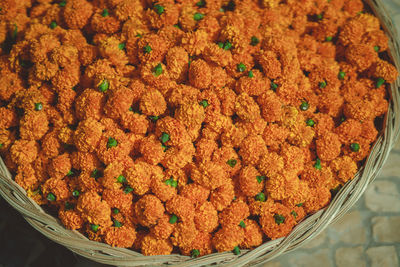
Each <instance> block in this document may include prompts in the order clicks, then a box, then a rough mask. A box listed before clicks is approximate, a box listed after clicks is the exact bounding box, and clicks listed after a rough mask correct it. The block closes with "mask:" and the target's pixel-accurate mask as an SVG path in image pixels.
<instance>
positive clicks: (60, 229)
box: [0, 0, 400, 267]
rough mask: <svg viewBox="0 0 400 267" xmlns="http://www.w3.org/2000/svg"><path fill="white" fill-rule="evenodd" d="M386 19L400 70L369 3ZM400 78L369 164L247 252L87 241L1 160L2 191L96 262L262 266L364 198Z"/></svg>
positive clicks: (395, 128)
mask: <svg viewBox="0 0 400 267" xmlns="http://www.w3.org/2000/svg"><path fill="white" fill-rule="evenodd" d="M365 2H366V3H367V4H368V5H369V6H370V7H371V10H372V11H373V12H374V13H375V15H376V16H377V17H378V18H379V19H380V21H381V24H382V27H383V28H384V30H385V31H386V33H387V35H388V37H389V49H390V52H391V54H390V57H391V59H392V61H393V63H394V64H395V66H396V67H397V69H400V39H399V36H398V34H397V32H396V28H395V26H394V24H393V21H392V20H391V18H390V17H389V15H388V13H387V11H386V10H385V8H384V5H383V3H382V0H367V1H365ZM399 90H400V78H398V79H397V81H396V82H395V83H393V84H392V85H391V87H390V103H389V110H388V113H387V115H386V117H385V118H384V129H383V130H382V132H381V134H380V135H379V137H378V139H377V141H376V142H375V144H374V146H373V148H372V150H371V153H370V155H369V157H368V158H367V160H366V162H365V164H364V166H363V167H362V168H361V169H360V170H359V172H358V173H357V174H356V176H355V177H354V179H353V180H351V181H349V182H348V183H347V184H345V185H344V186H343V188H342V189H341V190H340V191H339V193H338V194H337V195H336V196H335V197H334V198H333V199H332V201H331V203H330V204H329V205H328V207H326V208H325V209H323V210H320V211H318V212H316V213H315V214H313V215H311V216H308V217H307V218H305V219H304V220H303V221H302V222H301V223H299V224H298V225H297V226H296V227H295V228H294V229H293V231H292V232H291V233H290V234H289V235H288V236H287V237H285V238H280V239H277V240H273V241H268V242H266V243H264V244H263V245H261V246H259V247H257V248H255V249H253V250H250V251H249V250H242V253H241V254H240V255H234V254H233V253H231V252H225V253H214V254H210V255H206V256H203V257H200V258H196V259H192V258H190V257H187V256H181V255H168V256H143V255H142V254H140V253H138V252H135V251H132V250H129V249H122V248H113V247H111V246H109V245H107V244H103V243H98V242H94V241H91V240H89V239H87V238H86V237H85V236H84V235H82V234H81V233H79V232H78V231H72V230H67V229H65V228H64V226H63V225H62V224H61V223H60V221H59V220H58V219H56V218H54V217H52V216H50V215H49V214H47V213H46V212H45V211H44V210H43V209H42V208H41V207H40V206H39V205H37V204H36V203H35V202H34V201H33V200H32V199H30V198H28V197H27V196H26V192H25V191H24V189H22V188H21V187H20V186H19V185H18V184H17V183H15V182H14V181H13V179H12V176H11V174H10V172H9V171H8V170H7V167H6V166H5V164H4V162H3V160H2V159H1V158H0V195H1V196H2V197H3V198H4V199H5V200H6V201H7V202H8V203H10V204H11V205H12V206H13V207H14V208H15V209H16V210H18V211H19V212H20V213H21V214H22V216H23V217H24V218H25V220H26V221H27V222H28V223H29V224H30V225H32V226H33V227H34V228H35V229H36V230H38V231H39V232H41V233H42V234H44V235H45V236H46V237H48V238H49V239H51V240H53V241H55V242H57V243H59V244H61V245H63V246H65V247H67V248H68V249H70V250H71V251H73V252H75V253H77V254H79V255H82V256H84V257H87V258H89V259H91V260H94V261H97V262H100V263H105V264H111V265H118V266H143V265H147V266H162V265H174V266H180V267H186V266H191V267H195V266H206V265H218V266H256V265H258V264H261V263H265V262H267V261H270V260H272V259H274V258H276V257H278V256H279V255H281V254H283V253H287V252H290V251H292V250H294V249H296V248H298V247H300V246H302V245H303V244H305V243H306V242H308V241H309V240H311V239H312V238H314V237H315V236H317V235H318V234H319V233H320V232H321V231H323V230H324V229H325V228H326V227H327V226H328V225H329V224H331V223H333V222H334V221H336V220H337V219H339V218H340V217H342V216H343V215H344V214H345V213H346V212H347V211H348V210H349V209H350V208H351V207H352V206H353V205H354V203H355V202H356V201H357V200H358V199H359V198H360V197H361V195H362V194H363V193H364V191H365V190H366V188H367V186H368V185H369V184H370V183H371V182H372V181H373V180H374V179H375V177H376V176H377V175H378V173H379V171H380V169H381V168H382V166H383V164H384V162H385V160H386V158H387V157H388V155H389V152H390V150H391V148H392V146H393V145H394V143H395V141H396V140H397V138H398V136H399V133H400V92H399Z"/></svg>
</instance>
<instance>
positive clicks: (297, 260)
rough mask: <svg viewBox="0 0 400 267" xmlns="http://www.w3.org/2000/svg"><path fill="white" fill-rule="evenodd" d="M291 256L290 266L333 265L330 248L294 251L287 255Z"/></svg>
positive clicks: (315, 266)
mask: <svg viewBox="0 0 400 267" xmlns="http://www.w3.org/2000/svg"><path fill="white" fill-rule="evenodd" d="M287 257H288V258H289V265H288V266H296V267H321V266H324V267H330V266H333V264H332V262H331V261H330V260H329V249H327V248H324V249H319V250H316V251H315V250H314V251H310V252H303V251H301V252H296V251H295V252H292V253H290V254H288V255H287Z"/></svg>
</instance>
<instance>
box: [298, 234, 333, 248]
mask: <svg viewBox="0 0 400 267" xmlns="http://www.w3.org/2000/svg"><path fill="white" fill-rule="evenodd" d="M326 231H327V230H324V231H323V232H322V233H320V234H319V235H317V236H316V237H315V238H313V239H312V240H311V241H309V242H308V243H306V244H305V245H304V246H302V248H305V249H307V248H316V247H320V246H321V245H322V244H324V243H325V241H326V237H327V234H326Z"/></svg>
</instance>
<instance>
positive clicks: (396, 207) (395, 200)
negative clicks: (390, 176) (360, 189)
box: [365, 161, 400, 212]
mask: <svg viewBox="0 0 400 267" xmlns="http://www.w3.org/2000/svg"><path fill="white" fill-rule="evenodd" d="M399 162H400V161H399ZM399 199H400V192H399V190H398V189H397V186H396V184H395V183H393V182H391V181H387V180H376V181H374V182H373V183H372V184H371V185H370V186H369V187H368V189H367V190H366V191H365V205H366V206H367V208H368V209H370V210H372V211H377V212H382V211H383V212H385V211H387V212H400V201H399Z"/></svg>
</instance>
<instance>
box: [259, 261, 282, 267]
mask: <svg viewBox="0 0 400 267" xmlns="http://www.w3.org/2000/svg"><path fill="white" fill-rule="evenodd" d="M281 266H282V265H281V263H280V262H279V261H271V262H267V263H264V264H263V265H260V266H259V267H281Z"/></svg>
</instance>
